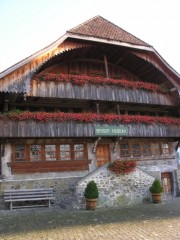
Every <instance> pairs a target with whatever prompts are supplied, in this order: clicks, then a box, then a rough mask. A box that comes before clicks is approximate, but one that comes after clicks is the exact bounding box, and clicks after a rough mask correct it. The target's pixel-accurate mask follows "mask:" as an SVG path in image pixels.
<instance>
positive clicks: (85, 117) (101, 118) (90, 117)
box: [0, 111, 180, 125]
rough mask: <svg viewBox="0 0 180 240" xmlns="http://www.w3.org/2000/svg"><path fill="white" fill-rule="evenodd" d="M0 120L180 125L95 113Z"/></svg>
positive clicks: (16, 115) (10, 115) (173, 121)
mask: <svg viewBox="0 0 180 240" xmlns="http://www.w3.org/2000/svg"><path fill="white" fill-rule="evenodd" d="M0 119H4V120H5V119H11V120H14V121H28V120H34V121H38V122H49V121H57V122H64V121H67V120H73V121H77V122H85V123H93V122H106V123H113V122H115V123H117V122H118V123H119V124H121V123H145V124H158V123H160V124H165V125H170V124H175V125H180V118H173V117H158V116H142V115H128V114H125V115H116V114H97V113H64V112H55V113H54V112H53V113H49V112H20V111H18V112H8V113H7V114H6V115H3V114H0Z"/></svg>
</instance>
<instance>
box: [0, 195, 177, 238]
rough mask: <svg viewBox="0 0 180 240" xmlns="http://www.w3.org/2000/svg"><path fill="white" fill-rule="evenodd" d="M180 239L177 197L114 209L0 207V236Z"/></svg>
mask: <svg viewBox="0 0 180 240" xmlns="http://www.w3.org/2000/svg"><path fill="white" fill-rule="evenodd" d="M2 239H7V240H10V239H13V240H31V239H32V240H39V239H41V240H106V239H108V240H113V239H115V240H118V239H122V240H126V239H127V240H161V239H163V240H171V239H172V240H176V239H177V240H180V199H175V200H173V201H171V202H168V203H161V204H152V203H148V204H144V205H139V206H136V207H125V208H116V209H97V210H95V211H87V210H74V211H69V210H62V209H60V208H58V207H53V208H51V209H47V208H38V209H26V210H25V209H23V210H20V209H19V210H13V211H9V210H5V211H4V210H3V211H0V240H2Z"/></svg>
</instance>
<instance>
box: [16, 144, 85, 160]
mask: <svg viewBox="0 0 180 240" xmlns="http://www.w3.org/2000/svg"><path fill="white" fill-rule="evenodd" d="M12 149H13V154H12V156H13V161H15V162H23V161H31V162H38V161H68V160H87V148H86V145H85V144H82V143H79V144H73V143H71V144H66V143H65V144H58V145H57V144H46V145H44V144H31V145H29V144H27V145H25V144H22V145H20V144H19V145H14V146H13V148H12Z"/></svg>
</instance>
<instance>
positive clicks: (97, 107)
mask: <svg viewBox="0 0 180 240" xmlns="http://www.w3.org/2000/svg"><path fill="white" fill-rule="evenodd" d="M96 112H97V114H99V113H100V111H99V103H98V102H96Z"/></svg>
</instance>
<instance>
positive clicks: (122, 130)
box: [95, 126, 128, 136]
mask: <svg viewBox="0 0 180 240" xmlns="http://www.w3.org/2000/svg"><path fill="white" fill-rule="evenodd" d="M127 133H128V128H127V127H124V126H119V127H117V126H95V136H126V135H127Z"/></svg>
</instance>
